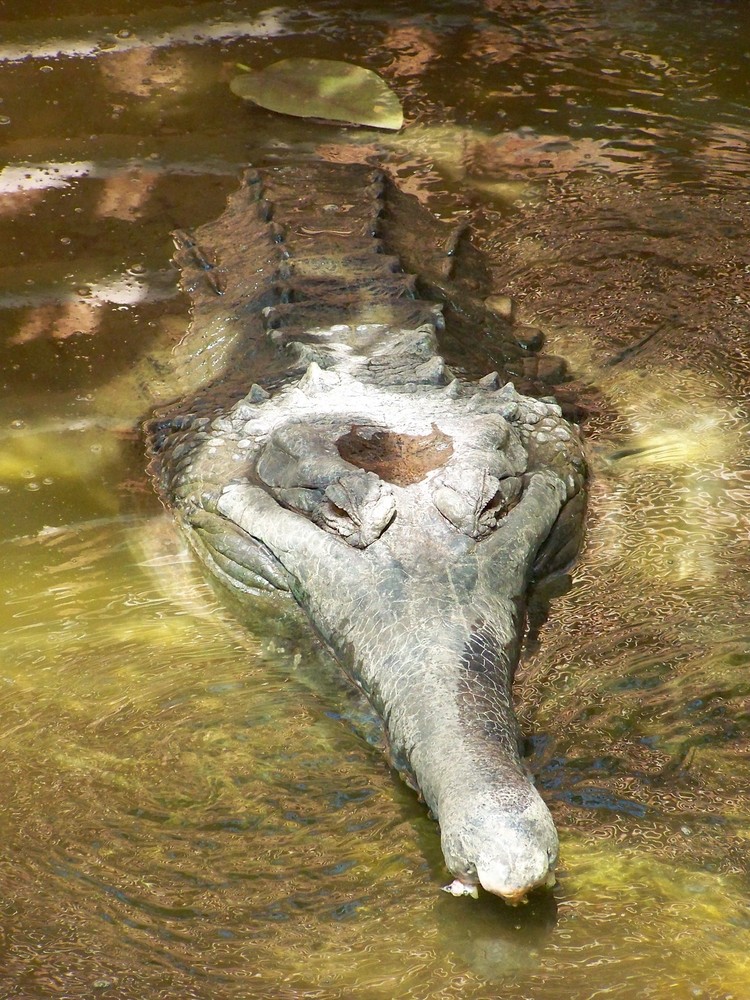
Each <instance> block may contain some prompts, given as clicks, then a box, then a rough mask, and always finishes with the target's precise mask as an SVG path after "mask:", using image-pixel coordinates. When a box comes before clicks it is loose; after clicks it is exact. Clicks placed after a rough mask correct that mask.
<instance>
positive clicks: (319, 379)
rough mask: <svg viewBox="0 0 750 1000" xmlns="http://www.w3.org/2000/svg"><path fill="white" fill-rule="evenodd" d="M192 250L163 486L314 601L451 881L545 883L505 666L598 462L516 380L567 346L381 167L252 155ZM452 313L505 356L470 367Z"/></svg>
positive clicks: (235, 561) (180, 508)
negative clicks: (551, 343)
mask: <svg viewBox="0 0 750 1000" xmlns="http://www.w3.org/2000/svg"><path fill="white" fill-rule="evenodd" d="M177 260H178V263H179V264H180V266H181V267H182V270H183V283H184V285H185V287H186V288H187V289H188V291H189V292H190V294H191V297H192V300H193V319H192V324H191V329H190V332H189V333H188V336H187V337H186V340H185V342H184V343H183V345H181V347H180V348H179V349H178V354H177V357H176V360H175V373H176V375H177V381H178V382H181V384H182V385H183V386H184V387H186V388H187V387H189V389H187V391H185V392H184V394H183V396H182V398H181V399H180V400H179V402H178V403H175V404H171V405H170V406H168V407H166V408H165V409H163V410H162V412H160V414H159V416H158V417H157V418H156V419H155V420H153V421H151V422H150V423H149V425H148V436H149V446H150V450H151V453H152V456H153V461H152V471H153V473H154V476H155V478H156V480H157V483H158V487H159V490H160V492H161V494H162V496H163V497H164V499H165V500H166V502H167V503H168V504H169V505H170V506H171V507H173V508H174V510H175V511H176V513H177V515H178V517H179V519H180V521H181V522H182V523H183V525H184V526H185V527H186V528H187V530H188V537H189V538H190V541H191V543H192V545H193V547H194V549H195V550H196V552H197V553H198V554H199V556H200V558H201V559H202V561H203V562H204V563H205V564H206V566H207V567H208V569H209V571H210V572H211V573H212V574H214V575H215V576H216V577H218V578H219V579H220V580H222V581H223V583H225V584H227V585H228V586H230V587H231V588H232V589H233V590H234V591H235V592H236V593H239V594H240V595H242V594H245V593H252V592H253V591H255V590H257V588H258V587H261V588H276V589H279V590H282V591H288V592H290V593H291V594H292V596H293V597H294V598H295V600H296V601H297V602H298V603H299V604H300V605H301V607H302V608H303V609H304V610H305V611H306V612H307V614H308V616H309V618H310V620H311V622H312V624H313V625H314V627H315V629H316V630H317V632H318V633H319V634H320V636H321V637H322V638H323V640H324V641H325V642H326V644H327V645H328V646H329V648H330V649H331V650H332V652H333V654H334V655H335V656H336V658H337V659H338V661H339V662H340V663H341V665H342V666H343V668H344V669H345V671H346V672H347V674H348V675H349V676H350V677H351V678H352V679H353V680H354V681H355V682H356V683H357V684H358V685H359V687H360V688H361V689H362V690H363V691H364V693H365V694H366V696H367V697H368V698H369V700H370V701H371V703H372V704H373V706H374V707H375V709H376V710H377V711H378V713H379V714H380V716H381V717H382V719H383V721H384V724H385V730H386V735H387V743H388V748H389V755H390V758H391V761H392V763H393V765H394V766H395V767H396V768H397V769H398V770H399V772H400V773H401V774H402V775H403V776H404V777H405V778H406V780H407V781H409V783H410V784H412V785H413V786H414V787H415V788H417V789H418V790H419V791H420V793H421V794H422V796H423V797H424V799H425V801H426V803H427V805H428V806H429V808H430V809H431V811H432V813H433V814H434V815H435V817H436V818H437V820H438V822H439V824H440V830H441V840H442V847H443V853H444V856H445V861H446V864H447V866H448V868H449V870H450V871H451V873H452V874H453V876H454V878H455V880H456V881H455V882H454V891H456V892H462V891H464V890H465V891H473V890H474V887H475V886H476V885H477V884H481V885H482V886H483V887H484V888H485V889H487V890H488V891H490V892H494V893H497V894H498V895H500V896H503V897H504V898H506V899H508V900H517V899H519V898H521V897H522V896H523V895H524V894H525V893H526V892H527V891H528V890H529V889H530V888H533V887H534V886H536V885H540V884H548V883H549V882H550V880H554V866H555V862H556V858H557V835H556V832H555V828H554V824H553V822H552V818H551V816H550V814H549V811H548V809H547V807H546V805H545V804H544V802H543V801H542V799H541V797H540V796H539V794H538V793H537V791H536V789H535V788H534V786H533V783H532V781H531V779H530V777H529V776H528V774H527V772H526V770H525V769H524V766H523V763H522V761H521V759H520V754H519V736H518V728H517V723H516V720H515V716H514V713H513V708H512V700H511V685H512V679H513V672H514V669H515V666H516V663H517V660H518V655H519V644H520V637H521V633H522V628H523V618H524V596H525V593H526V590H527V588H528V586H529V583H530V581H531V579H532V576H533V575H534V573H535V572H544V571H546V570H548V569H549V568H550V567H554V566H559V565H562V564H564V563H566V562H568V561H570V559H571V558H572V557H573V556H574V555H575V552H576V550H577V548H578V544H579V541H580V534H581V525H582V518H583V508H584V500H583V482H584V464H583V457H582V451H581V445H580V440H579V436H578V432H577V430H576V428H574V427H572V426H571V425H569V424H568V423H567V422H566V421H565V420H564V419H563V417H562V415H561V411H560V408H559V406H557V405H556V403H555V402H554V401H553V400H552V398H551V397H549V396H546V397H545V398H536V399H535V398H532V397H530V396H527V395H522V394H519V392H518V391H517V389H516V388H515V387H514V385H513V384H512V382H511V381H508V382H507V384H504V383H505V382H506V379H511V378H515V379H516V381H517V382H518V383H519V384H520V387H521V388H527V387H529V388H533V389H536V391H537V392H538V393H539V394H540V395H544V393H545V392H549V389H546V390H545V389H544V387H543V384H542V381H541V380H542V379H543V378H544V376H545V374H546V373H554V372H555V370H556V368H557V365H556V362H555V361H554V359H553V360H550V359H540V358H539V357H538V356H537V355H536V354H535V353H534V350H533V349H532V348H533V347H534V345H533V344H530V343H529V342H528V341H529V337H530V334H528V332H526V333H524V331H518V330H516V331H515V334H516V335H515V336H514V330H513V329H512V327H511V326H510V324H509V322H508V321H507V320H505V319H503V318H502V317H500V316H498V315H497V313H496V312H493V309H492V308H491V307H492V306H496V305H497V304H498V301H500V304H501V308H502V309H504V310H507V303H505V302H502V300H498V299H496V298H493V297H492V291H493V289H492V287H491V281H490V278H489V274H488V271H487V268H486V264H485V261H484V258H482V256H481V255H480V254H478V253H477V251H476V250H474V249H473V247H471V246H470V245H463V244H462V238H461V234H460V232H458V231H456V232H453V233H449V232H447V231H444V229H443V228H442V227H441V226H440V225H439V224H438V223H436V221H435V220H434V219H433V218H432V217H431V216H430V215H429V213H427V212H426V211H425V210H424V209H422V208H421V207H420V206H419V205H418V204H417V203H416V202H415V201H414V199H411V198H409V197H407V196H405V195H403V194H402V193H401V192H399V191H398V190H397V189H396V188H395V187H394V185H393V184H392V183H391V182H390V181H389V180H388V179H387V178H386V177H384V176H383V175H382V174H380V173H379V172H377V171H373V170H370V169H368V168H365V167H354V166H351V165H346V166H341V165H332V164H318V165H313V166H311V167H309V168H304V170H303V169H301V168H291V167H276V168H273V169H271V170H268V171H266V172H264V174H263V176H262V177H261V176H260V175H257V174H249V175H248V176H247V177H246V178H245V181H244V183H243V185H242V187H241V189H240V190H239V191H238V192H237V193H236V195H234V196H233V197H232V199H230V203H229V205H228V207H227V210H226V212H225V213H224V215H223V216H222V217H221V218H220V219H219V220H217V221H216V222H215V223H212V224H210V225H208V226H205V227H203V229H202V230H200V231H199V232H198V234H197V235H196V238H195V240H193V239H190V238H187V237H184V236H180V237H178V255H177ZM413 271H416V272H417V274H418V276H417V277H415V275H414V274H413V273H411V272H413ZM438 332H441V333H443V334H444V335H445V340H446V343H447V344H448V349H449V350H450V349H451V346H452V348H453V350H454V351H455V353H456V356H457V357H459V351H460V352H461V353H460V358H461V361H462V362H465V363H466V364H467V365H468V366H471V365H472V364H473V359H474V358H475V357H478V356H479V355H480V354H482V353H486V351H485V352H483V350H482V348H483V346H485V347H486V346H489V348H490V350H491V351H494V352H495V360H496V364H497V367H498V368H499V369H502V373H501V376H498V374H497V373H496V372H492V373H491V374H490V375H488V376H485V377H483V378H481V379H479V380H478V381H476V382H474V381H470V380H469V379H463V378H455V377H454V374H453V372H452V371H451V369H450V368H449V367H448V365H447V364H446V360H445V359H444V358H443V356H441V355H440V354H439V353H438V344H437V333H438ZM449 360H450V361H451V362H452V360H453V359H452V358H450V359H449Z"/></svg>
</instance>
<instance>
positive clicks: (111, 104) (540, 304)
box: [0, 0, 750, 1000]
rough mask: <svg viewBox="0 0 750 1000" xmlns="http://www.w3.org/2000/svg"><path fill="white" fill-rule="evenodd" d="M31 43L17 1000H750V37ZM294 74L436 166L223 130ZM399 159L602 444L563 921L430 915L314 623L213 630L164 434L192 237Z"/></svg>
mask: <svg viewBox="0 0 750 1000" xmlns="http://www.w3.org/2000/svg"><path fill="white" fill-rule="evenodd" d="M6 8H7V9H6ZM6 8H4V9H2V10H0V19H2V32H1V33H0V57H2V59H3V63H2V67H1V68H0V72H1V73H2V84H3V86H2V88H1V89H0V95H1V96H2V103H1V104H0V134H1V137H2V142H3V148H4V163H6V164H7V166H6V167H5V168H4V169H3V170H2V172H0V190H1V191H2V199H1V200H0V231H1V233H2V245H3V247H4V248H5V255H4V263H3V265H2V266H1V267H0V306H1V307H2V308H0V324H1V326H2V339H1V346H0V372H2V383H3V391H2V394H1V395H0V430H1V431H2V435H1V438H0V489H1V490H2V493H0V510H2V539H3V540H2V542H1V543H0V544H1V545H2V562H1V564H0V565H2V588H3V592H4V598H5V599H4V602H3V609H2V611H1V612H0V614H2V616H3V618H2V624H3V640H2V650H3V653H2V669H1V670H0V741H1V742H2V759H3V767H2V771H0V795H1V796H2V801H3V804H4V808H3V810H2V816H1V817H0V845H2V846H1V847H0V997H8V998H11V997H13V998H15V997H19V998H37V997H38V998H47V997H76V998H77V997H86V998H90V997H93V996H99V995H101V996H106V997H111V998H118V1000H119V998H123V1000H124V998H128V1000H129V998H143V997H148V998H159V997H164V998H169V1000H172V998H178V997H179V998H183V997H195V998H200V1000H204V998H206V1000H208V998H211V1000H225V998H227V1000H228V998H235V997H237V998H239V997H243V998H245V997H259V998H261V997H263V998H266V997H273V998H277V997H278V998H284V997H287V998H296V997H321V998H337V997H340V998H353V997H362V998H371V997H383V998H386V997H388V998H390V997H395V996H398V997H408V998H414V1000H422V998H424V1000H427V998H441V1000H442V998H446V1000H448V998H454V997H462V998H463V997H470V998H474V1000H487V998H489V997H494V996H498V995H502V996H504V997H508V998H511V1000H512V998H518V1000H521V998H533V1000H552V998H554V1000H557V998H561V997H582V998H583V997H585V998H590V997H591V998H593V997H612V998H618V1000H619V998H622V1000H631V998H636V997H638V998H641V997H647V998H655V1000H661V998H666V997H706V998H710V1000H727V998H730V997H734V998H737V1000H739V998H742V997H746V996H747V995H748V988H747V982H748V981H749V980H750V968H748V959H747V955H748V954H749V953H750V907H749V906H748V902H747V900H748V897H749V893H748V889H749V888H750V886H749V885H748V862H747V855H748V849H747V845H748V839H749V838H750V807H749V805H748V798H747V791H746V789H747V785H748V780H747V778H748V749H749V747H750V742H749V738H748V721H749V718H750V716H749V708H750V698H749V691H748V687H749V685H748V680H747V678H748V673H747V665H748V645H749V644H748V631H749V630H748V616H747V611H746V608H747V606H748V597H749V596H750V595H749V594H748V579H749V578H750V577H749V576H748V569H749V568H750V567H749V565H748V563H749V562H750V559H749V557H748V551H747V546H746V541H747V510H748V500H747V497H748V490H747V485H748V481H750V471H749V470H748V464H747V447H746V440H747V430H748V419H747V411H746V402H747V388H748V348H747V345H748V332H747V331H748V290H747V273H748V264H747V261H748V259H749V258H748V254H747V237H746V233H747V232H748V228H749V227H748V224H749V223H750V199H749V198H748V195H747V189H746V181H745V178H746V177H747V175H748V169H749V168H750V153H748V150H749V149H750V145H748V138H749V132H750V111H749V109H748V97H747V95H748V77H749V76H750V73H749V67H750V26H748V22H747V16H746V10H745V4H744V2H741V0H736V2H731V0H723V2H721V0H711V2H709V0H702V2H701V0H696V2H693V3H691V4H690V5H689V6H688V5H685V4H684V3H678V2H677V0H674V2H669V0H651V2H649V0H638V2H636V0H619V2H604V0H599V2H596V0H567V2H562V0H535V2H532V0H524V2H521V0H515V2H508V0H503V2H502V3H499V2H489V0H488V2H486V3H484V4H482V3H479V2H477V0H472V2H468V0H467V2H453V3H450V4H448V3H444V4H441V3H434V2H433V3H429V4H428V3H421V2H419V0H413V2H411V3H409V4H405V3H397V2H394V3H391V4H389V5H388V8H387V10H384V9H383V7H382V5H380V4H375V3H373V2H372V0H361V2H354V3H350V4H348V5H346V7H344V6H343V5H340V4H336V3H326V2H321V0H314V2H312V3H310V4H308V5H306V7H305V8H304V10H302V9H298V8H296V7H291V8H290V7H284V6H283V5H280V6H276V7H274V8H270V7H266V8H264V7H263V5H262V4H253V3H250V2H247V0H238V2H235V3H231V2H229V0H225V2H212V3H211V2H209V3H197V4H193V5H191V6H190V8H189V9H183V8H180V7H176V6H175V7H172V6H168V5H162V4H160V3H150V4H146V3H140V4H139V2H138V0H136V2H132V0H131V2H130V3H128V4H123V3H120V2H119V0H70V2H68V3H60V2H57V3H53V2H47V3H44V2H42V0H37V2H35V3H34V4H24V5H20V4H14V5H6ZM298 54H307V55H315V56H320V57H327V58H344V59H351V60H352V61H355V62H360V63H366V64H367V65H368V66H370V67H371V68H374V69H377V70H379V71H381V72H382V73H383V74H384V75H386V76H387V77H388V79H389V80H390V82H391V83H392V84H393V86H395V87H396V89H397V90H398V92H399V94H400V95H401V97H402V99H403V100H404V103H405V107H406V111H407V118H408V120H409V122H410V128H408V129H407V130H405V132H404V133H403V135H402V136H400V137H395V138H388V137H384V136H380V135H375V134H374V133H372V132H364V133H363V132H358V131H354V130H346V129H334V128H330V127H325V126H311V125H309V124H306V123H300V122H294V121H291V120H290V121H284V120H280V119H277V118H274V117H272V116H270V115H268V114H266V113H264V112H260V111H253V110H251V109H249V108H247V107H245V106H242V105H241V104H240V102H239V101H237V99H235V98H233V97H231V95H230V94H229V93H228V88H227V84H226V81H227V79H228V78H229V77H230V76H231V75H232V72H233V65H234V63H236V62H242V63H248V64H251V65H253V64H256V65H261V64H263V63H264V62H270V61H272V60H273V59H276V58H281V57H284V56H288V55H298ZM376 144H380V146H381V147H382V151H381V155H382V156H383V157H384V159H385V160H386V161H387V162H388V163H389V164H390V166H391V169H392V170H393V171H394V172H396V173H397V174H399V176H400V178H401V181H402V183H403V184H404V186H405V187H406V188H407V189H409V190H412V191H415V192H416V193H418V194H419V195H420V196H421V197H423V198H424V199H426V200H427V201H428V203H429V204H430V205H431V207H432V208H433V210H435V211H437V212H440V213H441V214H443V215H445V216H453V215H459V214H461V213H464V212H465V211H466V210H467V208H469V209H471V210H472V212H474V210H475V209H476V210H479V211H478V212H477V213H475V214H477V227H478V229H479V233H480V238H481V239H482V241H483V242H485V243H486V244H487V245H489V247H490V249H491V250H492V253H493V255H494V257H495V259H496V261H497V266H498V271H499V274H500V277H501V279H502V282H503V284H504V286H505V287H506V288H507V289H508V290H509V291H510V292H511V293H512V294H513V295H514V296H515V297H516V298H517V301H518V303H519V308H520V310H521V313H522V316H523V318H524V319H525V320H527V321H531V322H538V323H540V324H541V325H543V326H545V327H546V328H547V329H548V330H549V334H550V341H551V345H552V347H553V349H554V350H555V351H556V352H557V353H560V354H563V355H564V356H565V357H567V358H568V359H569V361H570V362H571V364H572V366H573V369H574V371H575V374H576V377H577V383H576V391H577V392H578V393H579V396H580V398H582V399H583V400H584V401H585V402H586V404H587V406H588V407H589V409H590V411H591V413H590V416H589V418H588V427H589V444H590V451H591V457H592V467H593V471H594V478H593V481H592V488H591V507H590V517H589V532H588V539H587V547H586V550H585V552H584V554H583V557H582V559H581V561H580V562H579V564H578V565H577V567H576V570H575V573H574V578H573V586H572V588H571V589H570V590H569V591H568V592H567V593H566V594H564V595H563V596H561V597H559V598H558V599H557V600H556V601H555V602H554V603H553V605H552V609H551V614H550V617H549V620H548V621H547V622H546V623H545V624H543V625H542V626H541V631H540V634H539V635H538V637H537V636H535V635H533V636H532V639H531V641H530V643H529V650H528V653H527V656H526V660H525V663H524V667H523V672H522V676H521V683H520V685H519V686H518V698H519V704H520V709H521V713H522V715H523V717H524V719H525V720H526V723H527V729H528V731H529V732H530V733H531V734H532V739H531V746H530V750H531V757H530V762H531V765H532V766H533V768H534V770H535V772H536V774H537V776H538V780H539V782H540V785H541V787H542V789H543V792H544V794H545V797H546V798H547V800H548V801H549V803H550V805H551V808H552V810H553V813H554V815H555V818H556V820H557V823H558V826H559V829H560V833H561V840H562V869H561V872H560V883H559V886H558V888H557V889H556V890H555V893H554V896H546V897H545V896H541V897H539V898H537V899H535V900H533V901H532V902H531V903H529V904H528V905H527V906H525V907H522V908H519V909H511V908H508V907H506V906H504V904H502V903H501V902H499V901H497V900H494V899H487V898H483V899H481V900H479V901H477V902H475V901H473V900H454V899H452V898H449V897H448V896H446V895H445V894H443V893H440V892H439V891H438V887H439V886H440V884H441V882H442V881H444V878H445V873H444V871H443V870H442V862H441V857H440V852H439V844H438V839H437V835H436V830H435V827H434V825H433V824H432V822H431V821H430V820H429V818H428V817H427V816H426V815H425V814H424V812H423V810H422V808H421V807H420V805H419V804H418V803H417V802H416V801H415V799H414V797H413V796H412V794H411V793H410V792H409V791H408V789H406V788H404V787H402V786H401V785H400V784H399V782H398V781H397V780H396V779H394V777H393V776H392V775H391V773H390V772H389V771H388V769H387V768H386V766H385V765H384V763H383V760H382V757H381V755H380V753H379V751H378V750H377V748H374V747H371V746H370V745H369V744H368V743H367V742H366V741H365V740H364V739H362V738H361V736H360V735H359V734H358V732H357V731H355V729H356V727H355V729H353V728H352V725H351V724H350V722H349V721H347V717H348V716H350V715H351V708H352V706H351V705H349V703H348V700H347V697H346V694H345V693H344V692H343V691H341V690H340V689H338V688H337V686H336V684H335V681H334V680H333V679H332V678H331V676H330V675H329V674H328V672H327V670H326V668H325V659H324V657H323V655H322V654H321V652H320V650H318V649H317V647H316V645H315V642H314V640H313V639H312V638H311V637H310V635H309V632H308V631H307V629H306V628H305V626H304V624H302V623H301V622H300V621H299V619H298V617H297V616H296V614H295V613H294V612H293V610H292V609H291V608H289V607H288V606H287V605H284V604H281V605H279V604H277V603H273V602H272V603H270V604H269V603H268V602H266V603H265V604H261V603H259V605H258V607H257V609H254V611H253V614H252V620H251V621H250V622H249V623H248V624H249V627H248V628H241V627H240V626H239V625H238V624H236V623H235V622H234V621H233V620H232V618H231V617H230V616H229V615H228V614H227V613H226V612H225V611H223V610H222V609H221V607H220V605H219V604H218V603H217V601H216V599H215V598H214V596H213V595H212V593H211V592H210V590H209V589H208V588H207V586H206V584H205V583H204V582H203V581H202V579H201V578H200V576H198V575H196V573H195V572H194V570H192V569H191V567H190V565H189V563H188V562H186V560H185V558H184V556H183V555H182V554H181V552H180V549H179V545H178V544H177V543H176V542H175V540H174V538H173V537H172V535H171V533H170V531H169V529H168V527H167V528H165V526H164V523H163V521H159V520H158V514H159V510H158V504H157V503H156V501H155V500H154V499H153V497H152V496H151V493H150V487H149V485H148V482H147V480H146V477H145V473H144V462H143V458H142V455H141V448H140V444H139V442H138V441H137V439H135V438H134V435H133V433H132V428H133V424H134V421H135V420H136V419H137V417H138V416H140V415H141V414H142V413H143V410H144V405H145V403H144V394H143V393H142V392H141V390H140V388H139V375H138V371H139V369H138V364H137V359H138V358H139V357H140V356H142V355H144V354H145V353H147V352H148V351H150V350H152V349H154V348H155V347H156V346H157V345H159V344H163V343H164V342H167V343H168V342H170V340H171V341H174V340H175V339H176V338H179V336H180V335H181V333H182V331H183V330H184V328H185V324H186V321H187V314H186V303H185V301H184V299H183V298H182V297H181V296H179V295H178V294H177V291H176V282H175V279H174V275H173V274H172V273H171V271H170V270H169V256H170V250H171V244H170V239H169V231H170V229H172V228H174V227H175V226H181V227H195V226H197V225H199V224H200V223H201V222H204V221H206V220H208V219H210V218H212V217H214V216H216V215H217V214H218V213H219V212H220V211H221V207H222V205H223V202H224V199H225V197H226V194H227V193H228V192H229V191H231V190H232V188H233V186H234V184H235V179H234V178H235V172H236V170H237V169H238V168H239V167H240V166H241V165H242V164H243V163H246V162H258V161H261V160H263V159H268V158H270V157H275V156H279V155H292V156H294V155H297V154H296V152H295V150H301V151H302V152H304V153H305V154H306V153H307V152H309V151H310V150H312V149H315V150H317V153H318V154H319V155H325V156H333V155H341V147H342V145H345V146H346V147H347V148H346V155H348V156H352V155H366V154H368V153H371V152H372V150H373V148H374V147H375V145H376ZM358 151H359V152H358ZM649 334H653V336H652V337H651V338H650V339H649V340H647V342H645V343H643V346H642V347H640V348H637V345H638V344H639V343H640V342H641V341H643V340H644V338H646V337H647V336H648V335H649ZM617 359H620V360H617ZM613 361H614V362H616V363H611V362H613ZM134 372H135V373H136V374H135V375H134V374H133V373H134ZM155 518H156V520H155ZM534 621H535V622H536V619H535V620H534Z"/></svg>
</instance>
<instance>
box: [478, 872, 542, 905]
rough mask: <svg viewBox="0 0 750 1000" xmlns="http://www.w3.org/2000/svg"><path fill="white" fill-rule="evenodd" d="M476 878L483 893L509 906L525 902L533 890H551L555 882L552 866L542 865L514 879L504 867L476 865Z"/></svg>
mask: <svg viewBox="0 0 750 1000" xmlns="http://www.w3.org/2000/svg"><path fill="white" fill-rule="evenodd" d="M477 878H478V879H479V884H480V885H481V886H482V888H483V889H484V890H485V892H491V893H492V894H493V895H495V896H500V897H501V898H502V899H504V900H505V902H506V903H509V904H510V905H511V906H517V905H518V904H519V903H522V902H525V900H526V897H527V896H528V894H529V893H530V892H531V891H532V890H533V889H538V888H542V887H543V888H547V889H551V888H552V886H554V884H555V882H556V876H555V867H554V864H549V863H542V864H540V865H539V866H538V868H537V871H536V872H526V873H524V874H522V875H521V876H520V877H519V876H516V877H514V875H513V873H511V872H509V871H508V870H507V868H506V867H505V866H504V865H493V864H491V863H490V864H481V863H480V864H478V865H477Z"/></svg>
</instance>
